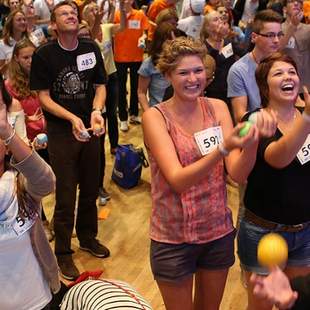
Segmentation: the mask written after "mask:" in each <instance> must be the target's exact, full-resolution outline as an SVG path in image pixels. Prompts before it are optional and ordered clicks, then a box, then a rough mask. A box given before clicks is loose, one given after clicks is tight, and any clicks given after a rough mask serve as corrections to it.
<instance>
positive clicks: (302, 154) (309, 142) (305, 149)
mask: <svg viewBox="0 0 310 310" xmlns="http://www.w3.org/2000/svg"><path fill="white" fill-rule="evenodd" d="M297 158H298V160H299V162H300V163H301V164H302V165H304V164H305V163H307V162H308V161H309V160H310V135H308V137H307V139H306V141H305V142H304V144H303V146H302V147H301V149H300V150H299V151H298V153H297Z"/></svg>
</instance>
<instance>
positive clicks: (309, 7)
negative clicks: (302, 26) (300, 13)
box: [303, 0, 310, 17]
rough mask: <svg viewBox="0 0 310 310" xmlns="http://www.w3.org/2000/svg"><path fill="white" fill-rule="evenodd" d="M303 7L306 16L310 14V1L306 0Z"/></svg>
mask: <svg viewBox="0 0 310 310" xmlns="http://www.w3.org/2000/svg"><path fill="white" fill-rule="evenodd" d="M303 9H304V15H305V16H306V17H308V16H310V1H308V0H307V1H304V4H303Z"/></svg>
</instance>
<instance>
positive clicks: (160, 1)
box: [147, 0, 175, 41]
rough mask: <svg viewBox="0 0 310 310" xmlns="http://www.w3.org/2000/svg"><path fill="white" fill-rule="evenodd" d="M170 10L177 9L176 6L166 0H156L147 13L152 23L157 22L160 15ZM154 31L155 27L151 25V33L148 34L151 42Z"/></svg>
mask: <svg viewBox="0 0 310 310" xmlns="http://www.w3.org/2000/svg"><path fill="white" fill-rule="evenodd" d="M168 8H175V4H174V3H171V4H167V2H166V1H165V0H155V1H153V2H152V4H151V5H150V7H149V9H148V11H147V16H148V18H149V19H150V20H151V21H153V22H155V19H156V17H157V15H158V13H159V12H160V11H162V10H164V9H168ZM154 31H155V27H154V26H153V25H150V28H149V32H148V39H149V40H150V41H151V40H152V39H153V34H154Z"/></svg>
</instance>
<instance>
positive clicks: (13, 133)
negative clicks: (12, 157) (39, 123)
mask: <svg viewBox="0 0 310 310" xmlns="http://www.w3.org/2000/svg"><path fill="white" fill-rule="evenodd" d="M12 129H13V130H12V133H11V134H10V136H9V137H8V138H6V139H5V140H4V141H3V143H4V145H5V146H8V145H9V144H10V143H11V141H12V139H13V138H14V136H15V133H16V132H15V128H12Z"/></svg>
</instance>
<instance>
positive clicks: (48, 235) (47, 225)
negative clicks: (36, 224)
mask: <svg viewBox="0 0 310 310" xmlns="http://www.w3.org/2000/svg"><path fill="white" fill-rule="evenodd" d="M43 229H44V232H45V236H46V239H47V240H48V241H49V242H51V241H52V240H53V239H54V237H55V234H54V232H53V231H52V229H51V228H50V223H49V222H48V221H43Z"/></svg>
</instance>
